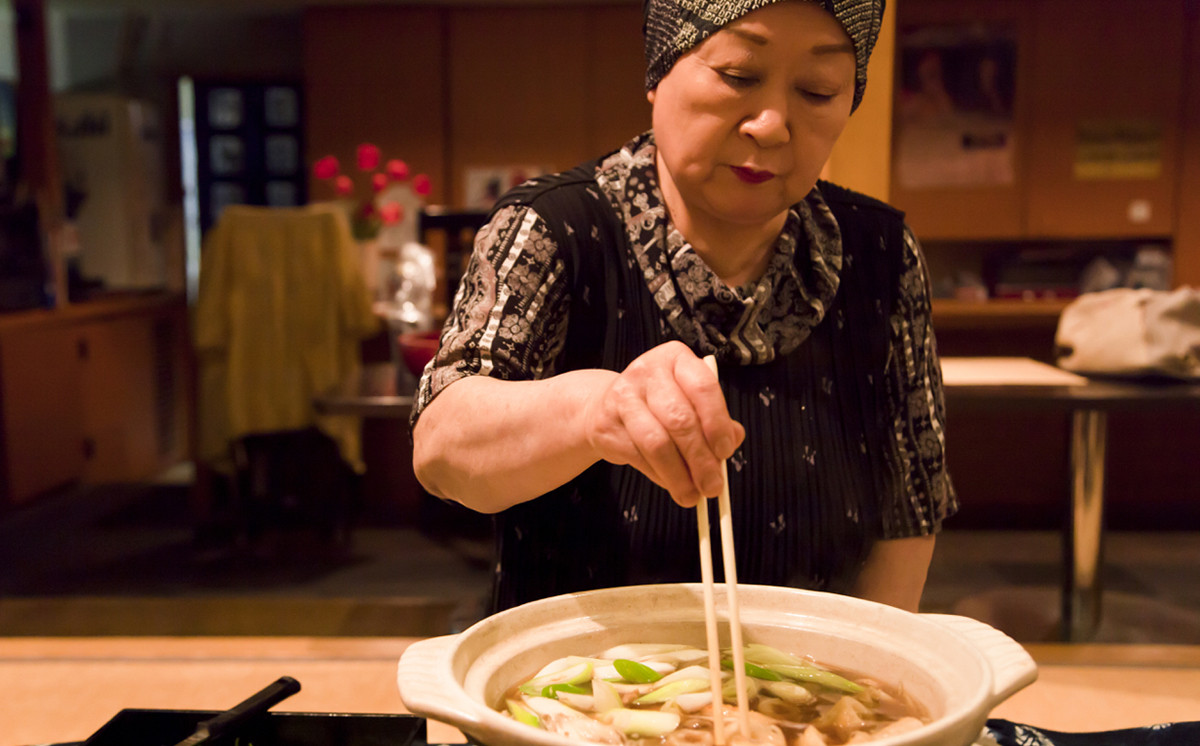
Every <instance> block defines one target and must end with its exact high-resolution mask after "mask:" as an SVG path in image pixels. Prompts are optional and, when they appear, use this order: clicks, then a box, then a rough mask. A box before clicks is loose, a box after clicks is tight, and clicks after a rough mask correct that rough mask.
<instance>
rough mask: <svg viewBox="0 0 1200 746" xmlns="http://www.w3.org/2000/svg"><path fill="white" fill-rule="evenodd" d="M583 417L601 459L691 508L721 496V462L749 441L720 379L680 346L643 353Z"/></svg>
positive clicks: (665, 345)
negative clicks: (632, 471)
mask: <svg viewBox="0 0 1200 746" xmlns="http://www.w3.org/2000/svg"><path fill="white" fill-rule="evenodd" d="M584 414H585V416H584V427H585V429H586V437H587V440H588V442H589V443H590V444H591V446H592V448H593V449H595V451H596V454H597V455H598V456H599V457H600V458H601V459H604V460H605V461H609V462H612V463H614V464H628V465H629V466H632V467H633V468H635V469H637V470H638V471H640V472H642V473H643V474H645V475H646V476H647V477H649V478H650V479H651V480H653V481H654V482H655V483H656V484H658V485H659V486H660V487H662V488H663V489H665V490H667V491H668V492H669V493H671V498H672V499H674V500H675V502H677V503H679V504H680V505H682V506H683V507H685V508H690V507H693V506H695V505H696V504H697V503H698V502H699V501H700V499H701V498H702V497H714V496H716V495H717V494H718V493H719V492H720V490H721V479H722V474H721V463H722V462H723V461H724V460H725V459H727V458H729V457H730V456H732V455H733V452H734V451H735V450H736V449H737V447H738V446H739V445H741V442H742V439H743V438H744V437H745V434H746V433H745V430H744V429H743V428H742V426H741V425H740V424H738V423H737V422H734V421H733V420H732V419H730V417H729V410H728V409H727V408H726V406H725V397H724V395H723V394H722V393H721V387H720V384H719V383H718V382H717V378H716V376H714V375H713V374H712V372H711V371H710V370H709V369H708V366H707V365H706V364H705V363H704V361H703V360H701V359H700V358H698V357H696V355H695V354H694V353H693V352H692V351H691V350H690V349H688V347H687V346H686V345H684V344H683V343H681V342H667V343H666V344H662V345H659V346H658V347H655V348H653V349H651V350H649V351H647V352H645V353H644V354H642V355H641V356H640V357H638V358H637V359H636V360H634V361H633V362H632V363H630V364H629V367H627V368H626V369H625V370H624V371H623V372H621V374H620V375H618V376H617V377H615V378H613V379H612V380H611V381H610V382H609V383H608V385H607V386H606V387H604V388H603V389H602V390H601V392H600V394H599V396H598V397H595V398H593V399H592V400H591V402H590V403H589V405H588V407H587V409H586V411H585V413H584Z"/></svg>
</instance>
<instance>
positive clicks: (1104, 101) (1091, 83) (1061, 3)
mask: <svg viewBox="0 0 1200 746" xmlns="http://www.w3.org/2000/svg"><path fill="white" fill-rule="evenodd" d="M1035 10H1036V12H1035V40H1034V44H1035V47H1034V48H1035V54H1036V55H1037V65H1036V66H1035V67H1034V69H1033V71H1032V75H1033V78H1032V81H1031V86H1030V90H1031V95H1032V102H1031V104H1032V107H1033V110H1034V112H1036V113H1035V115H1034V117H1035V119H1034V124H1035V126H1034V127H1032V128H1031V129H1027V130H1026V132H1027V136H1028V140H1029V142H1028V146H1029V150H1028V155H1029V171H1028V180H1027V193H1028V197H1029V202H1028V226H1027V232H1028V233H1029V234H1030V235H1033V236H1055V237H1070V238H1079V237H1091V236H1095V237H1117V236H1135V237H1140V236H1167V235H1170V233H1171V228H1172V220H1173V217H1174V199H1175V193H1174V186H1175V178H1176V169H1177V155H1178V152H1179V140H1180V138H1179V110H1180V103H1181V101H1182V95H1183V81H1182V78H1183V64H1182V63H1183V59H1184V57H1183V42H1184V39H1183V37H1184V11H1183V0H1141V2H1137V3H1130V2H1128V1H1127V0H1089V2H1087V3H1081V2H1079V1H1078V0H1040V1H1039V2H1038V3H1036V4H1035ZM1068 29H1069V33H1068V32H1067V30H1068ZM1089 122H1092V123H1100V124H1109V125H1112V124H1115V125H1122V124H1125V123H1143V122H1144V123H1147V124H1149V125H1151V126H1152V127H1155V128H1161V143H1160V147H1161V154H1160V158H1159V162H1160V163H1161V171H1160V173H1159V174H1158V175H1157V176H1156V177H1153V178H1079V177H1077V176H1076V174H1075V166H1076V164H1077V161H1078V159H1079V139H1080V133H1079V127H1080V125H1082V124H1086V123H1089ZM1136 203H1141V204H1143V205H1145V207H1146V208H1148V210H1149V214H1148V215H1146V216H1145V219H1138V218H1133V219H1131V217H1130V216H1131V212H1136V210H1131V207H1132V206H1133V205H1135V204H1136Z"/></svg>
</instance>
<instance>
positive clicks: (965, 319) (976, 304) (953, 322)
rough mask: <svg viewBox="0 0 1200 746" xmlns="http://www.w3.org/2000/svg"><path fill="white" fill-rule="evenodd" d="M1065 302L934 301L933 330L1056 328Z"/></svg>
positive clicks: (938, 299)
mask: <svg viewBox="0 0 1200 746" xmlns="http://www.w3.org/2000/svg"><path fill="white" fill-rule="evenodd" d="M1068 302H1069V301H1066V300H1032V301H1024V300H996V299H993V300H986V301H965V300H951V299H948V298H935V299H934V300H933V303H932V305H933V328H934V329H935V330H938V331H941V330H943V329H945V330H950V329H1007V328H1013V329H1028V328H1042V327H1048V328H1051V329H1053V328H1056V327H1057V326H1058V317H1059V316H1060V315H1062V310H1063V309H1064V308H1066V306H1067V303H1068Z"/></svg>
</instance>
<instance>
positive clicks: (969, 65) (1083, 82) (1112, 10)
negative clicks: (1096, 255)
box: [892, 0, 1195, 240]
mask: <svg viewBox="0 0 1200 746" xmlns="http://www.w3.org/2000/svg"><path fill="white" fill-rule="evenodd" d="M1187 3H1188V0H1144V2H1137V3H1130V2H1127V1H1126V0H1095V1H1094V2H1080V0H1020V2H1011V1H1005V2H997V1H994V0H971V1H969V2H947V1H946V0H907V2H904V3H901V4H899V5H898V11H897V12H898V13H899V16H898V54H899V55H900V57H899V59H900V64H899V65H898V66H897V68H898V75H899V77H898V85H897V98H896V112H897V114H896V116H897V119H896V127H895V130H894V138H895V149H894V152H895V153H896V156H895V160H894V169H893V181H892V187H893V191H892V201H893V202H894V203H895V204H896V205H897V206H899V207H900V208H902V209H904V210H905V211H906V212H907V213H908V214H909V219H910V222H911V224H912V225H913V228H914V229H915V230H916V231H917V233H918V234H919V235H921V236H922V237H923V238H926V239H935V240H936V239H945V240H955V239H1019V238H1070V239H1080V238H1144V237H1169V236H1171V235H1172V233H1173V230H1174V227H1175V220H1176V214H1177V210H1178V209H1179V205H1178V204H1177V189H1178V183H1179V168H1178V161H1179V155H1180V153H1181V151H1182V137H1183V133H1182V118H1181V111H1182V108H1183V102H1184V97H1185V83H1184V78H1185V73H1184V71H1185V67H1186V66H1185V48H1186V46H1185V42H1186V35H1187V31H1186V30H1187V27H1188V14H1189V10H1188V6H1187ZM1006 41H1007V43H1009V44H1011V46H1012V48H1013V49H1014V50H1015V56H1014V57H1012V58H1005V57H1003V55H1001V58H1000V63H1001V66H1000V74H1001V83H1009V84H1010V88H1009V89H1008V90H1007V93H1009V94H1010V98H1009V99H1008V100H1006V101H1005V102H1004V106H1005V107H1006V108H1004V109H1003V110H1002V111H1001V112H1000V113H999V114H998V115H997V116H996V117H995V118H994V119H993V120H992V121H993V123H996V122H998V123H999V124H995V126H993V127H992V128H991V129H988V128H987V127H982V126H974V125H975V124H978V122H979V121H980V120H981V117H982V115H981V114H980V113H979V112H980V109H979V108H978V106H979V101H978V100H971V101H968V100H967V99H968V94H982V93H984V92H985V89H986V88H987V87H988V85H987V80H988V75H989V73H990V72H994V70H995V67H994V66H993V65H994V63H995V61H996V60H995V59H994V58H993V57H992V56H991V55H990V52H991V51H992V50H995V49H1001V50H1003V46H1004V44H1005V42H1006ZM906 55H907V56H906ZM939 55H940V60H939V59H938V57H939ZM939 61H940V62H942V63H943V68H942V69H941V70H940V75H938V74H937V73H938V70H936V69H935V65H936V64H937V63H938V62H939ZM939 82H940V84H941V85H942V88H943V92H944V93H945V94H946V98H947V99H948V101H947V102H946V105H945V108H947V109H950V110H951V113H950V114H947V115H944V119H943V121H942V124H940V125H939V124H931V123H930V122H929V121H928V120H927V121H925V122H924V123H921V122H917V123H916V124H911V123H908V122H906V121H905V120H904V118H903V117H904V114H905V111H906V110H907V109H911V108H912V106H911V102H910V101H909V100H907V99H906V97H915V96H916V94H917V93H920V92H921V91H919V90H918V88H919V87H920V86H921V84H922V83H924V84H925V86H926V89H927V90H926V91H925V93H926V94H928V95H927V98H933V95H932V94H929V93H928V89H930V88H932V87H934V86H936V84H938V83H939ZM1192 84H1193V85H1194V84H1195V82H1194V81H1193V83H1192ZM974 98H975V99H982V98H983V97H982V96H981V95H979V96H975V97H974ZM947 122H948V123H947ZM939 126H941V127H942V129H941V130H938V127H939ZM917 135H924V137H923V138H921V137H917ZM938 138H940V139H938ZM914 141H917V142H918V146H919V145H920V144H922V143H923V144H924V145H925V147H927V148H929V149H930V150H933V151H935V152H937V153H939V154H941V155H943V156H946V157H945V159H944V161H943V162H942V166H943V167H942V169H941V170H940V171H937V170H935V171H934V172H933V173H932V174H930V173H920V172H916V171H915V169H914V167H913V164H914V163H926V162H927V161H921V160H919V159H917V158H915V157H912V154H913V153H914V152H915V151H914V150H913V148H914V147H917V146H914V145H913V142H914ZM906 147H907V148H909V150H908V151H907V152H908V154H909V156H910V158H911V159H910V160H909V161H907V162H906V161H905V152H906V151H905V148H906ZM952 155H957V156H958V158H957V160H958V162H959V164H960V165H964V168H961V169H956V168H955V159H954V158H952V157H950V156H952ZM985 156H994V157H993V158H991V160H990V161H989V160H988V158H986V157H985ZM997 160H998V161H1000V162H1001V167H999V168H996V169H992V168H991V166H993V165H995V163H994V162H995V161H997ZM906 166H907V167H908V168H907V170H906ZM914 173H915V174H916V175H915V176H914Z"/></svg>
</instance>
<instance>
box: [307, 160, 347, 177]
mask: <svg viewBox="0 0 1200 746" xmlns="http://www.w3.org/2000/svg"><path fill="white" fill-rule="evenodd" d="M340 169H341V166H340V165H339V164H338V159H337V158H334V157H333V156H332V155H327V156H325V157H324V158H321V159H319V160H318V161H317V162H316V163H314V164H313V176H314V177H316V178H318V179H322V180H324V179H332V178H333V177H335V176H337V175H338V171H339V170H340Z"/></svg>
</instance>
